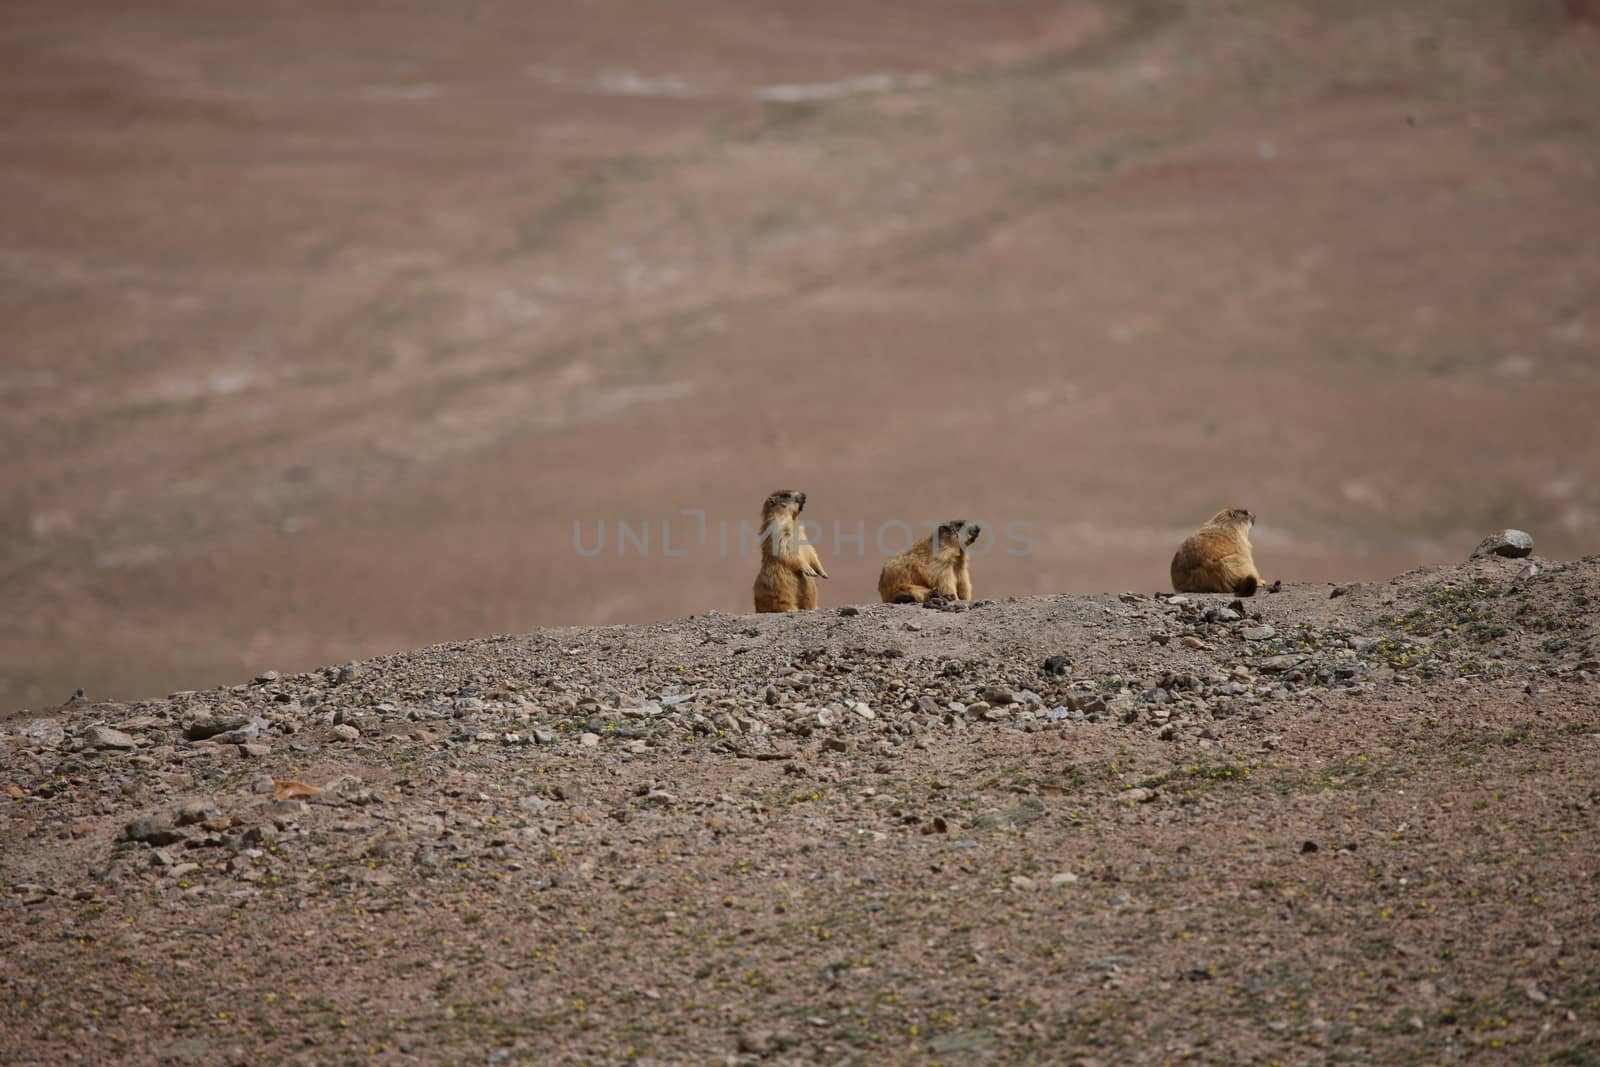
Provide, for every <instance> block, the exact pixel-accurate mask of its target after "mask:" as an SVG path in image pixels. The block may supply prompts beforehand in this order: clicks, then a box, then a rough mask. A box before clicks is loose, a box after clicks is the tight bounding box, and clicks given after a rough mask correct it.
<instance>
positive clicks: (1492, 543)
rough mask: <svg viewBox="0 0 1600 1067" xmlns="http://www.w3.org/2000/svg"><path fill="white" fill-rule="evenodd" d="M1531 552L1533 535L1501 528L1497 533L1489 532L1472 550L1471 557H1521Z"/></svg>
mask: <svg viewBox="0 0 1600 1067" xmlns="http://www.w3.org/2000/svg"><path fill="white" fill-rule="evenodd" d="M1532 554H1533V537H1532V535H1530V534H1527V533H1524V532H1523V531H1521V530H1501V531H1500V532H1499V533H1493V534H1490V535H1489V536H1488V537H1485V538H1484V539H1483V540H1482V541H1480V542H1479V543H1478V547H1477V548H1475V549H1473V550H1472V558H1473V559H1484V558H1486V557H1488V556H1504V557H1506V558H1507V559H1521V558H1522V557H1524V556H1531V555H1532Z"/></svg>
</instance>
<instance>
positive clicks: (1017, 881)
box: [1011, 874, 1039, 893]
mask: <svg viewBox="0 0 1600 1067" xmlns="http://www.w3.org/2000/svg"><path fill="white" fill-rule="evenodd" d="M1011 888H1012V889H1016V890H1020V891H1021V892H1024V893H1027V892H1031V891H1033V890H1035V889H1037V888H1039V883H1038V882H1036V881H1034V880H1033V879H1032V878H1029V877H1028V876H1027V875H1025V874H1013V875H1012V876H1011Z"/></svg>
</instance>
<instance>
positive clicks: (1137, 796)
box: [1122, 786, 1156, 804]
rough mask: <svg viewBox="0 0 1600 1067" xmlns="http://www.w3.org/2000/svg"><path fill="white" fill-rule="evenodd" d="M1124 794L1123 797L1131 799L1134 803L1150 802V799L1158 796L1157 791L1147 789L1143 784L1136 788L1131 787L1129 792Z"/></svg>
mask: <svg viewBox="0 0 1600 1067" xmlns="http://www.w3.org/2000/svg"><path fill="white" fill-rule="evenodd" d="M1122 796H1123V799H1125V800H1128V801H1130V802H1132V803H1134V804H1148V803H1150V801H1152V800H1154V799H1155V798H1156V795H1155V792H1154V791H1153V790H1150V789H1145V788H1144V787H1143V786H1139V787H1136V788H1134V789H1130V790H1128V791H1127V792H1125V793H1123V794H1122Z"/></svg>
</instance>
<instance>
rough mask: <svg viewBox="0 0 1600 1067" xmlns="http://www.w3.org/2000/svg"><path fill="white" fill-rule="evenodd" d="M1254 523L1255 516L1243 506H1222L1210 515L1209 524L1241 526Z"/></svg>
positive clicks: (1247, 526)
mask: <svg viewBox="0 0 1600 1067" xmlns="http://www.w3.org/2000/svg"><path fill="white" fill-rule="evenodd" d="M1255 524H1256V517H1255V516H1254V515H1252V514H1250V512H1249V511H1248V510H1246V509H1245V508H1224V509H1223V510H1221V511H1219V512H1217V513H1216V514H1215V515H1213V516H1212V517H1211V522H1210V523H1208V525H1210V526H1243V527H1245V528H1247V529H1248V528H1249V527H1251V526H1254V525H1255Z"/></svg>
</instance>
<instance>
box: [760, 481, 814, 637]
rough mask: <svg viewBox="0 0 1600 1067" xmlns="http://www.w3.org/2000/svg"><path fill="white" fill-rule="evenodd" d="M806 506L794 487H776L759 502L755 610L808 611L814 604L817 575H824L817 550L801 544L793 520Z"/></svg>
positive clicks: (804, 500)
mask: <svg viewBox="0 0 1600 1067" xmlns="http://www.w3.org/2000/svg"><path fill="white" fill-rule="evenodd" d="M805 506H806V495H805V494H804V493H802V492H801V491H800V490H798V489H780V490H779V491H778V492H776V493H773V494H772V495H771V496H769V497H767V502H766V503H765V504H762V505H761V570H760V572H759V573H757V574H756V585H755V596H756V610H757V611H810V610H812V609H813V608H815V607H816V606H817V582H816V579H818V578H826V577H827V576H828V572H827V571H825V570H823V569H822V561H821V560H820V559H818V558H817V550H816V549H815V548H814V547H812V546H811V545H810V544H802V543H801V541H800V536H799V531H798V530H796V529H795V520H796V519H798V518H799V517H800V510H801V509H802V508H804V507H805Z"/></svg>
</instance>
